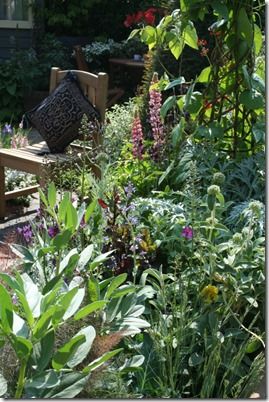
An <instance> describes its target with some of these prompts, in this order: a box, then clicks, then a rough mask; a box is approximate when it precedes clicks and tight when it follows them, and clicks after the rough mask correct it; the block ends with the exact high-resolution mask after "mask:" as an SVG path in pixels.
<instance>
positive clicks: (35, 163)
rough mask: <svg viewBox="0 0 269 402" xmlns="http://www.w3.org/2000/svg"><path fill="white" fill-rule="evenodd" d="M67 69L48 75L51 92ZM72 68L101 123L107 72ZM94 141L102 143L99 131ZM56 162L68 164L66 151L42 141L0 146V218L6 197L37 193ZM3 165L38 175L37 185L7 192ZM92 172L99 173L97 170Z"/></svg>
mask: <svg viewBox="0 0 269 402" xmlns="http://www.w3.org/2000/svg"><path fill="white" fill-rule="evenodd" d="M67 71H68V70H60V69H59V68H57V67H52V69H51V75H50V89H49V90H50V92H52V91H53V90H54V89H55V88H56V86H57V85H58V84H59V82H60V81H61V80H62V79H63V77H64V76H65V74H66V73H67ZM72 71H73V72H74V73H75V74H76V75H77V77H78V80H79V83H80V86H81V88H82V90H83V92H84V94H85V95H86V96H87V98H88V99H89V100H90V101H91V103H92V104H93V105H94V106H95V107H96V108H97V110H98V111H99V113H100V116H101V123H104V120H105V111H106V102H107V87H108V75H107V74H106V73H99V74H97V75H95V74H92V73H89V72H85V71H80V70H72ZM95 142H96V143H97V144H99V143H100V142H101V138H100V134H97V135H96V137H95ZM59 162H60V163H69V162H70V155H69V154H65V153H60V154H52V153H49V149H48V146H47V144H46V142H44V141H43V142H40V143H37V144H33V145H29V146H26V147H24V148H19V149H13V148H12V149H4V148H2V149H0V218H1V219H3V218H4V217H5V216H6V201H7V200H10V199H13V198H17V197H20V196H23V195H29V194H33V193H35V192H37V191H38V188H39V185H41V186H42V185H44V170H45V167H46V165H48V164H50V165H53V164H55V163H59ZM5 168H9V169H15V170H19V171H22V172H26V173H32V174H34V175H37V176H38V177H39V184H37V185H34V186H31V187H26V188H23V189H17V190H13V191H7V192H6V191H5ZM94 173H95V174H98V172H97V170H96V171H95V172H94Z"/></svg>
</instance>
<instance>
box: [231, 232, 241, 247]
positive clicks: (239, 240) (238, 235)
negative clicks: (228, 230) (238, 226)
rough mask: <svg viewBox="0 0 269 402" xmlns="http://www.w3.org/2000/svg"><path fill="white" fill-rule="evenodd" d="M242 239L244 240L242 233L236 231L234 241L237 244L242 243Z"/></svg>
mask: <svg viewBox="0 0 269 402" xmlns="http://www.w3.org/2000/svg"><path fill="white" fill-rule="evenodd" d="M241 241H242V235H241V233H235V234H234V235H233V242H234V243H236V244H240V243H241Z"/></svg>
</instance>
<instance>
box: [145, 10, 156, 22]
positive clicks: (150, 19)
mask: <svg viewBox="0 0 269 402" xmlns="http://www.w3.org/2000/svg"><path fill="white" fill-rule="evenodd" d="M152 10H156V9H152V8H151V9H150V8H149V9H148V10H147V11H145V13H144V19H145V22H146V23H147V24H148V25H154V23H155V15H154V14H153V11H152Z"/></svg>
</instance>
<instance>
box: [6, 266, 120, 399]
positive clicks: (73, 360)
mask: <svg viewBox="0 0 269 402" xmlns="http://www.w3.org/2000/svg"><path fill="white" fill-rule="evenodd" d="M1 280H2V281H3V282H4V283H6V285H7V286H8V287H9V288H11V290H12V292H14V297H13V300H12V297H11V296H10V294H9V292H8V291H7V289H6V287H4V286H3V285H0V297H1V308H0V336H1V338H0V339H1V343H0V346H1V349H2V348H4V347H5V343H9V344H10V345H11V347H12V349H13V350H14V352H15V354H16V358H17V359H18V362H19V371H18V378H17V383H16V390H15V393H14V394H12V390H10V391H8V393H9V395H10V396H12V397H15V398H16V399H20V398H22V397H26V398H27V397H29V398H72V397H74V396H76V395H77V394H79V393H80V391H81V390H82V389H83V387H84V386H85V384H86V382H87V380H88V377H89V375H90V373H91V372H92V371H93V370H94V369H96V368H97V367H99V366H100V365H102V364H103V363H104V362H106V361H107V360H108V359H110V358H112V357H113V356H115V355H116V354H117V353H119V352H120V351H121V349H116V350H114V351H109V352H107V353H105V354H104V355H102V356H101V357H99V358H98V359H97V360H96V361H92V362H91V363H90V364H88V365H87V366H86V367H84V368H83V369H82V370H78V369H77V366H78V365H79V364H80V363H81V362H82V361H83V360H84V359H85V357H86V356H87V355H88V353H89V351H90V349H91V346H92V343H93V341H94V339H95V336H96V331H95V328H94V327H93V326H91V325H88V326H86V327H82V328H80V330H79V331H78V332H76V333H75V335H74V336H73V337H72V338H71V339H69V340H68V341H67V342H66V343H64V344H63V345H62V346H60V347H57V345H56V333H57V330H58V329H59V328H60V327H61V326H62V325H63V324H65V323H67V322H70V320H71V322H72V320H73V321H74V320H80V319H81V317H84V315H83V314H81V311H85V310H81V309H80V310H79V308H80V305H81V303H82V301H83V298H84V294H85V289H84V288H80V287H79V286H74V284H71V285H70V286H69V287H68V288H66V286H65V285H64V282H63V281H62V280H59V281H58V282H57V283H56V284H55V285H54V287H52V288H51V289H50V290H49V291H46V290H44V289H43V292H42V291H40V290H39V289H38V287H37V285H36V284H34V282H33V281H32V280H31V278H30V277H29V276H28V275H27V274H25V273H24V274H22V275H20V274H19V273H17V274H16V276H15V277H11V276H9V275H7V274H1ZM14 299H15V300H14ZM85 308H87V306H84V307H83V309H85ZM98 308H100V306H91V309H90V310H89V308H88V310H87V311H88V313H89V312H91V313H93V312H94V311H95V310H97V309H98ZM0 385H1V387H0V391H1V395H4V394H5V393H6V391H7V389H8V385H7V381H6V380H5V379H4V377H3V375H1V383H0Z"/></svg>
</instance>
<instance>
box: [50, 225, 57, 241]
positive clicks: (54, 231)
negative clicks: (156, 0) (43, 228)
mask: <svg viewBox="0 0 269 402" xmlns="http://www.w3.org/2000/svg"><path fill="white" fill-rule="evenodd" d="M58 233H59V228H58V226H57V225H54V226H50V227H49V228H48V235H49V237H51V238H53V237H55V236H56V235H57V234H58Z"/></svg>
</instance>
